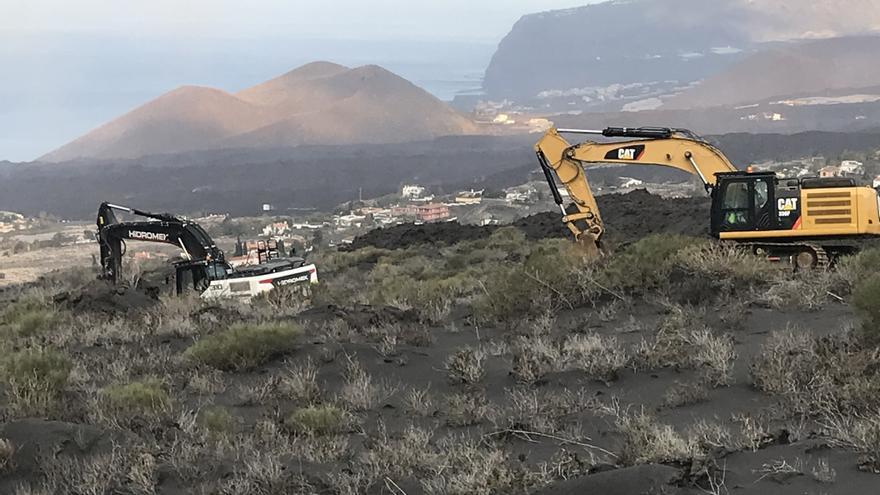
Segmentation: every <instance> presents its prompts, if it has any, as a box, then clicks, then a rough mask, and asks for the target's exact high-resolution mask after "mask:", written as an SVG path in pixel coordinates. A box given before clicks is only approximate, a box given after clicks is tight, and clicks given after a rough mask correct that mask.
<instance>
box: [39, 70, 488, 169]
mask: <svg viewBox="0 0 880 495" xmlns="http://www.w3.org/2000/svg"><path fill="white" fill-rule="evenodd" d="M477 132H478V129H477V127H476V125H475V124H474V123H473V122H472V121H470V120H469V119H468V118H467V117H465V116H464V115H462V114H459V113H458V112H456V111H454V110H452V109H451V108H450V107H448V106H447V105H446V104H445V103H443V102H441V101H440V100H438V99H437V98H435V97H434V96H433V95H431V94H429V93H427V92H426V91H425V90H423V89H422V88H419V87H418V86H416V85H414V84H412V83H411V82H409V81H407V80H406V79H403V78H402V77H400V76H398V75H396V74H394V73H392V72H390V71H388V70H386V69H384V68H382V67H379V66H372V65H366V66H361V67H355V68H349V67H345V66H342V65H338V64H333V63H331V62H313V63H311V64H306V65H304V66H301V67H298V68H296V69H294V70H292V71H289V72H287V73H285V74H282V75H280V76H278V77H275V78H272V79H270V80H268V81H265V82H263V83H259V84H256V85H254V86H252V87H250V88H246V89H244V90H241V91H239V92H237V93H234V94H232V93H228V92H226V91H223V90H220V89H216V88H209V87H204V86H180V87H178V88H176V89H174V90H172V91H169V92H167V93H165V94H163V95H161V96H159V97H157V98H155V99H153V100H151V101H149V102H146V103H144V104H142V105H140V106H138V107H137V108H135V109H133V110H131V111H129V112H126V113H125V114H123V115H121V116H119V117H117V118H115V119H113V120H111V121H110V122H108V123H106V124H104V125H102V126H100V127H98V128H96V129H94V130H92V131H90V132H89V133H87V134H85V135H83V136H81V137H79V138H77V139H75V140H73V141H71V142H70V143H67V144H65V145H64V146H61V147H60V148H58V149H56V150H54V151H51V152H49V153H47V154H46V155H44V156H42V157H40V158H39V159H38V160H40V161H48V162H60V161H68V160H73V159H78V158H100V159H106V158H136V157H139V156H145V155H150V154H161V153H177V152H183V151H195V150H201V149H214V148H226V147H262V146H297V145H302V144H359V143H381V142H388V143H394V142H407V141H419V140H425V139H433V138H436V137H440V136H444V135H458V134H474V133H477Z"/></svg>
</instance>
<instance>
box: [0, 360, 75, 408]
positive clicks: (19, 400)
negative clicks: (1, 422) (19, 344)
mask: <svg viewBox="0 0 880 495" xmlns="http://www.w3.org/2000/svg"><path fill="white" fill-rule="evenodd" d="M71 369H72V364H71V362H70V360H69V359H68V358H67V356H66V355H64V354H62V353H61V352H59V351H56V350H54V349H49V348H35V349H26V350H22V351H17V352H13V353H11V354H9V355H7V356H5V358H4V360H3V363H2V374H3V378H4V380H5V381H6V382H7V383H8V384H9V388H8V390H7V394H8V396H9V404H8V408H9V410H10V412H11V413H12V414H13V415H14V416H36V417H47V416H50V415H51V414H52V413H53V411H54V410H55V408H56V406H57V401H58V398H59V396H60V394H61V392H62V391H63V390H64V388H65V387H66V386H67V382H68V378H69V377H70V371H71Z"/></svg>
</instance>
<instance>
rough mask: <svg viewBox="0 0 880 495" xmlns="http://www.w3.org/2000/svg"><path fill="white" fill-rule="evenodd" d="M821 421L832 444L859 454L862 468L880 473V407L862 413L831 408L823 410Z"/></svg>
mask: <svg viewBox="0 0 880 495" xmlns="http://www.w3.org/2000/svg"><path fill="white" fill-rule="evenodd" d="M822 423H823V426H824V428H825V431H826V434H827V435H828V437H829V438H830V439H831V440H832V443H833V444H834V445H836V446H839V447H843V448H848V449H852V450H855V451H856V452H858V453H860V454H861V459H860V463H861V465H860V468H861V469H862V470H865V471H869V472H873V473H875V474H880V409H878V410H876V411H873V412H870V413H864V414H846V413H843V412H841V411H840V410H839V409H831V410H828V411H826V412H825V414H824V417H823V420H822Z"/></svg>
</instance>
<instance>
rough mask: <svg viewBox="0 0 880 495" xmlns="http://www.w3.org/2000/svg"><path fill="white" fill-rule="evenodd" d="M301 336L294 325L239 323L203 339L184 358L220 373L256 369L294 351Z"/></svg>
mask: <svg viewBox="0 0 880 495" xmlns="http://www.w3.org/2000/svg"><path fill="white" fill-rule="evenodd" d="M301 333H302V331H301V329H300V327H299V326H298V325H295V324H291V323H263V324H259V325H254V324H236V325H233V326H231V327H229V328H228V329H227V330H225V331H223V332H220V333H217V334H214V335H209V336H207V337H204V338H202V339H201V340H199V341H198V342H196V343H195V344H193V345H192V346H190V348H189V349H187V350H186V351H185V352H184V356H185V357H186V358H187V359H190V360H192V361H195V362H198V363H202V364H206V365H208V366H213V367H214V368H217V369H220V370H245V369H253V368H255V367H257V366H260V365H262V364H265V363H266V362H268V361H269V360H271V359H272V358H274V357H277V356H282V355H284V354H287V353H289V352H291V351H292V350H293V349H294V346H295V343H296V338H297V337H298V336H299V335H300V334H301Z"/></svg>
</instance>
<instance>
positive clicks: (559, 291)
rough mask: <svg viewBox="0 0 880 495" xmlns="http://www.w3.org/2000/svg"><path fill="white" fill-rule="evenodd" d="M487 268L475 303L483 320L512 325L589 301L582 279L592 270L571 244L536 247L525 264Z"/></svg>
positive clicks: (549, 243)
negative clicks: (513, 321)
mask: <svg viewBox="0 0 880 495" xmlns="http://www.w3.org/2000/svg"><path fill="white" fill-rule="evenodd" d="M487 265H488V266H486V267H485V268H486V269H487V271H486V272H485V273H482V274H481V275H480V276H479V277H478V278H477V281H478V287H479V290H477V291H476V294H475V297H474V300H473V302H472V309H473V310H474V315H475V316H476V317H477V319H479V320H482V321H510V320H514V319H519V318H522V317H523V316H527V315H531V314H536V313H539V312H541V311H546V310H547V309H552V308H555V307H575V306H577V305H579V304H582V303H583V302H584V301H585V300H586V299H589V293H588V291H587V290H585V288H584V287H582V285H581V279H582V276H583V274H584V273H586V272H587V271H588V270H590V269H591V267H590V265H589V262H588V261H587V260H586V259H585V258H584V256H583V253H582V252H580V251H579V250H578V249H577V247H576V246H575V245H574V244H573V243H571V242H570V241H568V240H562V239H555V240H545V241H541V242H537V243H533V244H532V245H531V250H530V252H529V253H528V255H527V256H526V257H525V259H524V261H523V262H519V263H494V264H487Z"/></svg>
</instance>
